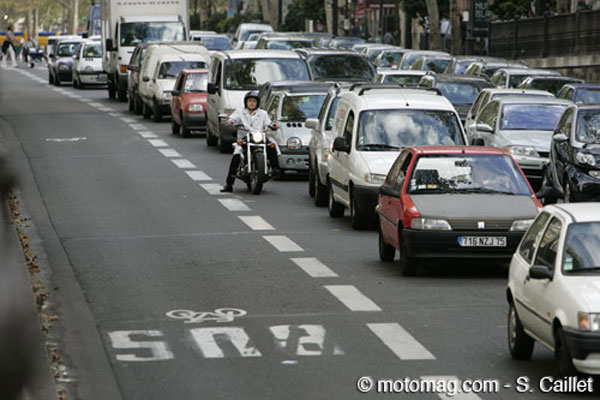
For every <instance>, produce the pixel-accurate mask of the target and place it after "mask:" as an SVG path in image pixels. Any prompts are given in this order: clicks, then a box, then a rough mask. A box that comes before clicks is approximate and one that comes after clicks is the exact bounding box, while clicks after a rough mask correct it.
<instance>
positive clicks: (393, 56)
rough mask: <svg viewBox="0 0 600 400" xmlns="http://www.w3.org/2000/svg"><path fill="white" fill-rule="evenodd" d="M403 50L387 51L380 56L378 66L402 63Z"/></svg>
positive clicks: (390, 66)
mask: <svg viewBox="0 0 600 400" xmlns="http://www.w3.org/2000/svg"><path fill="white" fill-rule="evenodd" d="M404 53H405V52H403V51H386V52H384V53H383V54H381V56H380V57H379V62H378V63H377V66H378V67H380V68H392V67H395V66H396V65H398V64H399V63H400V60H401V59H402V55H403V54H404Z"/></svg>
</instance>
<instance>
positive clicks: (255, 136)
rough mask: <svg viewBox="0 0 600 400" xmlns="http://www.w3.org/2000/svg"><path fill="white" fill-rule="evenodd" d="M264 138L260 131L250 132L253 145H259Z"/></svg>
mask: <svg viewBox="0 0 600 400" xmlns="http://www.w3.org/2000/svg"><path fill="white" fill-rule="evenodd" d="M264 138H265V135H264V134H263V133H262V132H260V131H255V132H252V141H253V142H254V143H261V142H262V141H263V140H264Z"/></svg>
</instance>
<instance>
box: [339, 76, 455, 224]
mask: <svg viewBox="0 0 600 400" xmlns="http://www.w3.org/2000/svg"><path fill="white" fill-rule="evenodd" d="M331 138H332V143H333V144H332V147H331V155H330V157H329V162H328V164H327V169H328V184H329V201H328V203H329V204H328V206H329V215H330V216H331V217H333V218H339V217H342V216H343V215H344V212H345V209H346V208H349V209H350V213H351V216H352V227H353V228H355V229H358V228H362V227H364V226H367V225H370V224H371V223H373V222H375V221H376V219H375V206H376V205H377V199H378V195H379V186H380V185H381V184H382V183H383V181H384V179H385V177H386V175H387V173H388V171H389V169H390V167H391V166H392V164H393V163H394V161H395V160H396V157H397V156H398V154H399V153H400V151H401V150H402V148H403V147H405V146H429V145H450V146H451V145H464V144H466V143H467V141H466V137H465V133H464V131H463V129H462V125H461V123H460V119H459V117H458V114H457V113H456V110H455V109H454V107H453V106H452V104H451V103H450V102H449V101H448V99H446V98H445V97H444V96H442V95H441V94H439V92H438V91H433V90H420V89H400V88H393V87H392V88H390V87H389V86H385V85H378V84H365V85H353V86H352V88H351V90H350V91H349V92H348V93H346V94H344V95H343V96H342V98H341V99H340V102H339V105H338V109H337V112H336V114H335V121H334V123H333V129H332V132H331Z"/></svg>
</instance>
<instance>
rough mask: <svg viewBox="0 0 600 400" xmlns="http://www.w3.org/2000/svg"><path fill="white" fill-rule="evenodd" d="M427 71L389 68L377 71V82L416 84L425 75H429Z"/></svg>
mask: <svg viewBox="0 0 600 400" xmlns="http://www.w3.org/2000/svg"><path fill="white" fill-rule="evenodd" d="M427 74H428V72H427V71H407V70H398V69H388V70H385V71H377V78H375V82H377V83H399V84H402V85H415V86H417V85H418V84H419V80H421V77H422V76H424V75H427Z"/></svg>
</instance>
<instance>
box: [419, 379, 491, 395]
mask: <svg viewBox="0 0 600 400" xmlns="http://www.w3.org/2000/svg"><path fill="white" fill-rule="evenodd" d="M421 380H422V381H434V382H436V383H437V382H442V381H443V382H448V381H454V383H453V385H452V387H455V388H460V384H461V380H460V379H458V377H456V376H421ZM434 387H436V385H434ZM437 396H438V397H439V398H440V399H442V400H481V397H479V396H477V395H476V394H475V393H456V394H455V395H453V396H450V395H449V394H446V393H437Z"/></svg>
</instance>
